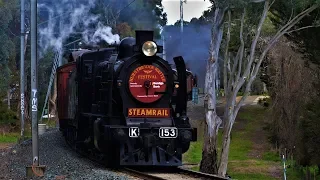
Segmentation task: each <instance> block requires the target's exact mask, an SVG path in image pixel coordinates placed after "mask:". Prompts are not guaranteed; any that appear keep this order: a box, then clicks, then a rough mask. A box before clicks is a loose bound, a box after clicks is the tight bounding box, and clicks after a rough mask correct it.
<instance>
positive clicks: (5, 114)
mask: <svg viewBox="0 0 320 180" xmlns="http://www.w3.org/2000/svg"><path fill="white" fill-rule="evenodd" d="M17 120H18V118H17V115H16V113H15V112H13V111H11V110H9V109H8V106H6V105H4V104H3V103H2V102H1V101H0V125H10V124H15V123H16V122H17Z"/></svg>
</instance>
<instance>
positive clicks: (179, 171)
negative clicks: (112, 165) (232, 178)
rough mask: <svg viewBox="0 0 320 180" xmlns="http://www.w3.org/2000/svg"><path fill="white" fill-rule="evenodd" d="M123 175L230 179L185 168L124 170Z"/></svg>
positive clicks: (157, 179) (148, 178)
mask: <svg viewBox="0 0 320 180" xmlns="http://www.w3.org/2000/svg"><path fill="white" fill-rule="evenodd" d="M122 172H123V173H127V174H130V175H131V176H134V177H137V178H141V179H145V180H167V179H174V180H193V179H203V180H211V179H212V180H228V178H223V177H219V176H216V175H212V174H207V173H201V172H197V171H192V170H188V169H183V168H180V167H178V168H153V169H152V170H151V169H147V168H143V169H141V168H124V169H123V171H122Z"/></svg>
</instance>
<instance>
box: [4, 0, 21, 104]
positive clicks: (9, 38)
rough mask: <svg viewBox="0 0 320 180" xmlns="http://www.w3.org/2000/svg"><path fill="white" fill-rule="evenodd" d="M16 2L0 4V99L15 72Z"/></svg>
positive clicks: (14, 0)
mask: <svg viewBox="0 0 320 180" xmlns="http://www.w3.org/2000/svg"><path fill="white" fill-rule="evenodd" d="M16 7H17V1H16V0H12V1H6V2H1V3H0V22H1V24H0V39H1V45H0V69H1V71H0V99H2V98H1V97H3V95H4V94H5V92H6V91H7V88H8V86H9V84H10V83H11V82H12V81H11V80H12V77H13V75H12V72H15V63H14V62H15V39H16V38H17V36H16V35H15V34H14V32H15V26H14V25H15V17H16V16H17V14H18V12H17V11H15V10H16V9H15V8H16Z"/></svg>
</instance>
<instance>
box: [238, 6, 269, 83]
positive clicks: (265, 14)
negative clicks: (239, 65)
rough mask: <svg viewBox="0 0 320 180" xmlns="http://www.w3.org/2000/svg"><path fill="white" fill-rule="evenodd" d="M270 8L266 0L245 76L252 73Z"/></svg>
mask: <svg viewBox="0 0 320 180" xmlns="http://www.w3.org/2000/svg"><path fill="white" fill-rule="evenodd" d="M268 9H269V0H266V1H265V4H264V9H263V13H262V16H261V18H260V22H259V24H258V27H257V29H256V33H255V37H254V40H253V42H252V44H251V48H250V56H249V63H248V64H247V66H246V69H245V72H244V74H243V77H247V76H248V75H249V73H250V67H251V65H252V63H253V61H254V56H255V53H256V46H257V43H258V39H259V37H260V34H261V30H262V25H263V23H264V21H265V19H266V17H267V14H268Z"/></svg>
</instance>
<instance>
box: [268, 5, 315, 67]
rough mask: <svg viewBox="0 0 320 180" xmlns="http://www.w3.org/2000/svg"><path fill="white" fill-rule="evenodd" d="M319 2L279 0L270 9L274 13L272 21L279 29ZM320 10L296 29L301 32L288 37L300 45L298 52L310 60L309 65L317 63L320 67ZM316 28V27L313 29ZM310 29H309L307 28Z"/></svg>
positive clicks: (295, 32)
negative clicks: (303, 10)
mask: <svg viewBox="0 0 320 180" xmlns="http://www.w3.org/2000/svg"><path fill="white" fill-rule="evenodd" d="M319 2H320V1H318V0H308V1H301V0H291V1H287V0H277V1H275V4H274V6H272V8H271V9H270V11H271V12H272V16H270V17H271V20H272V23H273V24H275V25H276V26H277V27H278V26H281V25H283V24H285V23H286V22H287V21H288V20H290V18H291V17H293V16H294V15H296V14H297V13H298V12H300V11H301V10H302V9H304V8H306V7H309V6H311V5H312V4H314V3H319ZM319 13H320V9H318V10H316V11H314V12H312V13H310V15H309V16H307V17H305V18H304V19H302V20H301V21H300V22H299V23H298V24H297V25H296V26H295V28H294V29H297V30H298V29H300V28H303V29H301V30H299V31H293V32H291V33H289V34H287V35H286V37H287V38H288V39H289V40H291V41H293V42H295V43H296V44H297V45H299V47H298V48H296V50H297V51H299V52H301V53H303V54H304V56H305V58H306V59H308V61H307V63H310V61H311V62H312V63H316V64H318V65H320V50H319V48H318V47H319V46H320V41H319V40H318V39H320V27H319V25H320V17H319ZM311 26H315V27H311ZM305 27H309V28H305Z"/></svg>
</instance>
